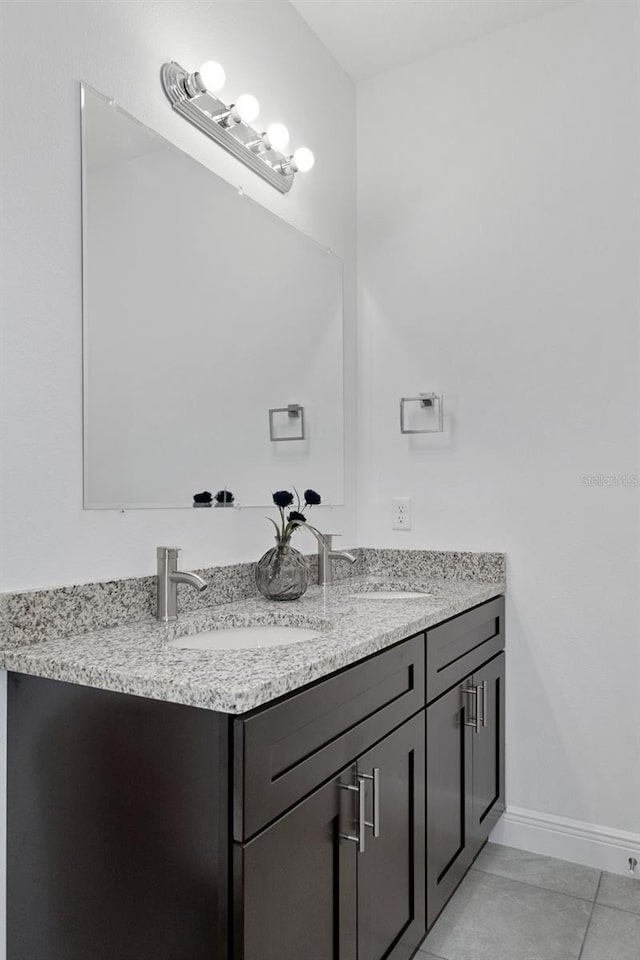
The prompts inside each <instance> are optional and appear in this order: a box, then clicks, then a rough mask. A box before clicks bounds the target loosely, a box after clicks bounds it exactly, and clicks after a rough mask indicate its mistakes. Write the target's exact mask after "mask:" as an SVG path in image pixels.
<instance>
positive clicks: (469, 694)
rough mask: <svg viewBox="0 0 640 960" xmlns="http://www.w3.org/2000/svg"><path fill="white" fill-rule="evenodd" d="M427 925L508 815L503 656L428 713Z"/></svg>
mask: <svg viewBox="0 0 640 960" xmlns="http://www.w3.org/2000/svg"><path fill="white" fill-rule="evenodd" d="M426 793H427V927H428V928H430V927H431V926H432V924H433V923H434V921H435V920H436V918H437V916H438V914H439V913H440V912H441V910H442V909H443V907H444V906H445V904H446V903H447V901H448V899H449V897H450V896H451V894H452V893H453V892H454V890H455V888H456V887H457V886H458V884H459V883H460V881H461V880H462V878H463V877H464V875H465V873H466V872H467V870H468V869H469V867H470V866H471V864H472V862H473V860H474V859H475V857H476V856H477V854H478V853H479V852H480V850H481V849H482V846H483V844H484V843H485V841H486V839H487V837H488V836H489V832H490V830H491V828H492V826H493V825H494V824H495V822H496V821H497V819H498V817H499V816H500V814H501V813H502V811H503V810H504V653H501V654H498V656H497V657H495V658H494V659H493V660H490V661H489V663H487V664H485V665H484V666H482V667H481V668H480V669H479V670H478V671H477V672H476V673H473V674H470V675H469V676H467V677H464V678H463V680H462V681H461V682H460V683H459V684H457V685H456V686H455V687H453V688H452V689H451V690H449V691H448V692H447V693H445V694H443V695H442V696H441V697H440V698H439V699H437V700H435V701H434V702H433V703H432V704H430V705H429V707H428V708H427V778H426Z"/></svg>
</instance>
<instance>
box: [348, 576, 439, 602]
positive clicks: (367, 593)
mask: <svg viewBox="0 0 640 960" xmlns="http://www.w3.org/2000/svg"><path fill="white" fill-rule="evenodd" d="M349 596H350V597H356V598H357V599H358V600H420V599H422V600H424V599H426V598H434V597H438V596H440V592H439V591H438V590H437V589H431V588H430V587H429V585H427V584H424V585H422V584H420V585H417V584H416V586H415V587H414V586H413V585H411V584H407V583H406V581H404V582H403V581H402V580H401V581H400V582H398V581H397V580H396V581H394V580H387V579H384V580H378V581H375V580H374V581H373V582H372V581H369V582H368V583H366V582H365V583H361V584H359V585H358V587H357V589H355V590H353V591H352V592H351V593H350V594H349Z"/></svg>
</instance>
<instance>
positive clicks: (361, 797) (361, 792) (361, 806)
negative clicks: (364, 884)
mask: <svg viewBox="0 0 640 960" xmlns="http://www.w3.org/2000/svg"><path fill="white" fill-rule="evenodd" d="M340 786H341V787H342V789H343V790H350V791H351V792H352V793H357V794H358V799H357V804H358V816H357V818H356V822H357V824H358V835H357V836H355V837H354V836H353V834H351V833H341V834H340V836H341V838H342V839H343V840H352V841H353V843H357V844H358V853H364V845H365V828H366V826H367V822H366V820H365V802H366V799H367V798H366V794H365V788H366V781H365V779H364V777H358V785H357V786H355V787H353V786H351V785H350V784H348V783H341V784H340Z"/></svg>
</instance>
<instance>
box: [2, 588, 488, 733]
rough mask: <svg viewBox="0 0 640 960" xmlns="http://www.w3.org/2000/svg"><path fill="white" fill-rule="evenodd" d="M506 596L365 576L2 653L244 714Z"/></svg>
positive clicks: (18, 668) (14, 662)
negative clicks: (271, 640) (279, 641)
mask: <svg viewBox="0 0 640 960" xmlns="http://www.w3.org/2000/svg"><path fill="white" fill-rule="evenodd" d="M375 589H382V590H389V589H392V590H410V591H417V590H423V591H426V592H428V593H429V596H416V597H415V598H411V599H407V600H401V599H391V600H380V599H375V600H374V599H371V598H369V599H367V597H366V594H367V593H368V592H370V591H371V590H375ZM504 591H505V584H504V582H499V581H498V582H488V581H481V580H454V579H430V580H428V581H421V580H418V579H402V580H401V579H398V578H395V579H393V580H392V579H390V578H382V577H381V576H380V575H378V576H364V577H358V578H353V579H350V580H346V581H343V582H338V583H335V584H334V585H332V586H330V587H325V588H321V587H310V588H309V590H308V591H307V593H306V594H305V596H304V597H302V598H301V599H300V600H297V601H293V602H290V603H273V602H269V601H266V600H263V599H262V598H261V597H252V598H248V599H244V600H241V601H238V602H235V603H227V604H222V605H220V606H218V607H214V608H211V609H207V610H202V611H198V612H193V613H188V614H184V615H183V616H182V617H181V619H180V620H178V621H177V622H176V623H172V624H160V623H156V622H155V621H141V622H139V623H133V624H128V625H125V626H118V627H113V628H110V629H100V630H94V631H92V632H86V633H79V634H76V635H73V634H72V635H70V636H67V637H63V638H57V639H52V640H46V641H44V642H40V643H35V644H32V645H29V646H23V647H14V648H12V649H5V650H0V668H3V669H5V670H12V671H15V672H18V673H26V674H31V675H34V676H38V677H47V678H49V679H53V680H63V681H68V682H71V683H79V684H82V685H84V686H90V687H98V688H100V689H103V690H113V691H117V692H120V693H129V694H134V695H137V696H141V697H150V698H152V699H155V700H167V701H170V702H173V703H183V704H188V705H190V706H195V707H203V708H205V709H209V710H217V711H221V712H224V713H234V714H237V713H244V712H245V711H247V710H252V709H254V708H255V707H258V706H260V705H261V704H264V703H267V702H269V701H270V700H274V699H275V698H277V697H280V696H282V695H283V694H286V693H289V692H291V691H293V690H296V689H298V688H299V687H302V686H304V685H305V684H307V683H310V682H312V681H314V680H318V679H320V678H322V677H325V676H328V675H329V674H331V673H333V672H334V671H336V670H339V669H340V668H341V667H345V666H347V665H348V664H351V663H355V662H356V661H357V660H361V659H362V658H364V657H367V656H370V655H371V654H373V653H376V652H378V651H379V650H382V649H384V648H385V647H388V646H391V645H392V644H394V643H397V642H398V641H400V640H403V639H405V638H406V637H409V636H411V635H412V634H415V633H419V632H420V631H421V630H424V629H425V628H427V627H430V626H433V625H434V624H437V623H440V622H441V621H443V620H446V619H448V618H449V617H453V616H455V615H456V614H458V613H462V612H463V611H464V610H467V609H469V608H470V607H473V606H475V605H476V604H479V603H482V602H483V601H485V600H489V599H491V597H496V596H499V595H500V594H501V593H504ZM250 624H282V625H289V626H303V627H311V628H312V629H314V630H317V631H318V638H317V639H313V640H308V641H304V642H302V643H296V644H288V645H286V646H281V647H271V648H264V649H251V650H224V651H207V650H185V649H176V648H172V647H168V646H167V641H168V640H170V639H173V638H175V637H179V636H185V635H187V634H195V633H201V632H203V631H205V630H211V629H214V628H215V627H216V626H218V627H228V626H245V625H250Z"/></svg>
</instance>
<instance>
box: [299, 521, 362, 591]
mask: <svg viewBox="0 0 640 960" xmlns="http://www.w3.org/2000/svg"><path fill="white" fill-rule="evenodd" d="M304 529H305V530H308V531H309V532H310V533H312V534H313V535H314V537H315V538H316V540H317V541H318V584H319V585H320V586H321V587H326V586H327V585H328V584H330V583H332V582H333V571H332V569H331V561H332V560H348V561H349V563H355V562H356V559H357V557H354V555H353V554H352V553H347V551H346V550H334V549H333V538H334V537H339V536H340V534H339V533H320V531H319V530H316V529H315V528H314V527H312V526H307V527H304Z"/></svg>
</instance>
